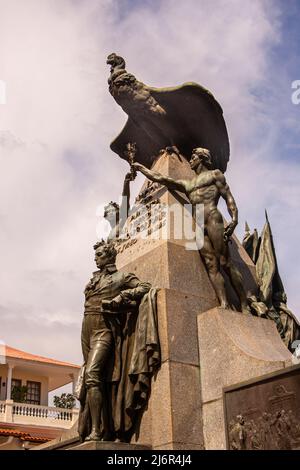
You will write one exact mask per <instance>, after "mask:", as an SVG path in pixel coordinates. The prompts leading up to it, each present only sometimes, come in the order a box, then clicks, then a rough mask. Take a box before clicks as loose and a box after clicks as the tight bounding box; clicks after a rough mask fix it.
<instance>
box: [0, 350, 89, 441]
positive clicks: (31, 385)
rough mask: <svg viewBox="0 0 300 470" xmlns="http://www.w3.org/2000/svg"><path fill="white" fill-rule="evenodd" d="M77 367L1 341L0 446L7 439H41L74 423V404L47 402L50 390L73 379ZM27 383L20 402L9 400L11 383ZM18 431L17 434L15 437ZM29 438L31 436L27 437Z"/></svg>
mask: <svg viewBox="0 0 300 470" xmlns="http://www.w3.org/2000/svg"><path fill="white" fill-rule="evenodd" d="M79 369H80V367H79V366H77V365H74V364H69V363H67V362H61V361H57V360H54V359H49V358H46V357H42V356H35V355H33V354H30V353H27V352H24V351H20V350H18V349H14V348H11V347H10V346H6V345H2V346H1V347H0V450H1V447H3V448H5V447H6V444H7V443H8V439H10V441H12V440H14V442H15V445H18V443H16V440H18V439H19V440H23V441H28V442H32V443H41V442H42V441H44V442H45V441H47V440H50V439H53V438H55V437H57V436H58V435H59V434H60V433H61V432H62V430H64V429H69V428H71V427H72V426H73V424H74V423H75V421H76V420H77V418H78V412H79V410H78V409H77V408H73V409H65V408H56V407H50V406H48V405H49V404H48V394H49V392H51V391H53V390H55V389H57V388H59V387H62V386H64V385H67V384H69V383H72V384H73V391H74V385H75V383H76V380H77V377H78V373H79ZM20 386H26V388H27V392H26V399H25V401H24V402H22V403H18V402H15V401H13V400H12V391H13V388H14V387H20ZM18 434H19V437H18ZM30 438H32V439H30Z"/></svg>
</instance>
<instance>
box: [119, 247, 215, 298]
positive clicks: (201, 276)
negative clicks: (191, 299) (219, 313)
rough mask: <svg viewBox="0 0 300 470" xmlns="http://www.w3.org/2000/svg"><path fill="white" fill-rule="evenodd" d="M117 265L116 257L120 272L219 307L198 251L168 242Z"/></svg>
mask: <svg viewBox="0 0 300 470" xmlns="http://www.w3.org/2000/svg"><path fill="white" fill-rule="evenodd" d="M145 242H146V241H145ZM134 246H136V245H134ZM118 263H119V258H117V267H118V269H120V270H121V271H124V272H133V273H135V274H136V275H137V276H138V277H139V279H142V280H143V281H148V282H150V283H151V284H152V285H153V286H155V287H159V288H164V289H174V290H179V291H181V292H186V293H188V294H193V295H196V296H199V297H203V298H206V299H214V305H217V304H218V302H217V298H216V294H215V291H214V289H213V287H212V285H211V283H210V280H209V278H208V275H207V272H206V270H205V267H204V265H203V262H202V260H201V257H200V255H199V253H198V252H197V251H192V250H191V251H186V250H185V247H184V246H180V245H178V244H175V243H171V242H167V241H166V242H164V243H162V244H160V245H159V246H158V247H156V248H154V249H153V250H151V251H150V252H148V253H146V254H143V255H141V256H137V257H136V258H135V259H134V260H133V259H132V257H129V258H128V262H127V263H126V264H124V265H119V264H118Z"/></svg>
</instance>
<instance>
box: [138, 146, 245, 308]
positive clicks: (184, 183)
mask: <svg viewBox="0 0 300 470" xmlns="http://www.w3.org/2000/svg"><path fill="white" fill-rule="evenodd" d="M190 166H191V169H192V170H194V172H195V173H196V174H195V176H194V178H191V179H190V180H179V179H178V180H175V179H173V178H170V177H168V176H163V175H161V174H160V173H157V172H155V171H151V170H149V169H148V168H146V167H145V166H143V165H141V164H140V163H134V164H133V167H134V168H135V169H136V170H139V171H141V172H142V173H143V174H144V175H145V176H147V178H149V179H150V180H151V181H155V182H157V183H160V184H162V185H164V186H166V187H167V188H168V189H170V190H177V191H180V192H182V193H184V194H186V195H187V197H188V199H189V201H190V202H191V204H192V205H193V206H195V205H197V204H203V205H204V244H203V247H202V248H201V249H200V253H201V256H202V258H203V260H204V263H205V266H206V269H207V271H208V275H209V278H210V280H211V282H212V284H213V286H214V288H215V291H216V294H217V296H218V298H219V301H220V304H221V306H222V307H223V308H228V307H229V304H228V300H227V295H226V291H225V283H224V278H223V276H222V274H221V271H220V267H222V268H223V269H224V271H225V272H226V273H227V274H228V276H229V279H230V281H231V284H232V286H233V288H234V290H235V291H236V293H237V295H238V297H239V300H240V304H241V309H242V311H245V312H249V307H248V302H247V296H246V293H245V291H244V288H243V283H242V276H241V274H240V272H239V271H238V269H237V268H236V266H235V265H234V264H233V262H232V260H231V258H230V255H229V249H228V241H229V239H230V237H231V235H232V234H233V232H234V229H235V227H236V226H237V223H238V209H237V206H236V203H235V201H234V198H233V196H232V194H231V191H230V189H229V186H228V184H227V183H226V179H225V176H224V174H223V173H222V172H221V171H220V170H213V169H211V168H212V160H211V155H210V151H209V150H207V149H204V148H200V147H198V148H195V149H194V150H193V153H192V157H191V160H190ZM220 197H222V198H223V199H224V200H225V201H226V204H227V209H228V212H229V214H230V216H231V218H232V220H231V222H230V223H229V225H227V227H226V228H224V223H223V218H222V215H221V213H220V212H219V210H218V208H217V205H218V202H219V199H220Z"/></svg>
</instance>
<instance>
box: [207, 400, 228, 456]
mask: <svg viewBox="0 0 300 470" xmlns="http://www.w3.org/2000/svg"><path fill="white" fill-rule="evenodd" d="M202 416H203V434H204V442H205V449H206V450H214V449H217V450H225V449H226V436H225V426H224V410H223V400H215V401H213V402H208V403H203V405H202Z"/></svg>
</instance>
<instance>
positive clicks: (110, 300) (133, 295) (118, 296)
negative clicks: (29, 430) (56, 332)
mask: <svg viewBox="0 0 300 470" xmlns="http://www.w3.org/2000/svg"><path fill="white" fill-rule="evenodd" d="M94 248H95V262H96V265H97V268H98V270H97V271H95V272H94V273H93V277H92V279H91V280H90V282H89V283H88V285H87V287H86V289H85V310H84V319H83V324H82V336H81V341H82V352H83V357H84V366H83V383H82V387H81V392H80V394H79V399H80V403H81V411H80V416H79V434H80V436H81V439H82V440H92V441H99V440H108V441H115V440H119V441H124V442H127V441H129V440H130V438H131V435H132V433H133V432H134V430H135V425H136V422H137V420H138V418H139V414H140V413H141V411H142V410H143V407H144V406H145V404H146V403H147V398H148V394H149V390H150V381H151V376H152V375H153V373H154V372H155V371H156V370H157V368H158V367H159V365H160V349H159V340H158V333H157V320H156V291H155V289H151V286H150V285H149V284H148V283H145V282H141V281H139V280H138V279H137V277H136V276H135V275H134V274H125V273H121V272H119V271H118V270H117V268H116V266H115V260H116V250H115V248H114V245H113V244H112V243H109V242H104V241H102V242H99V243H97V244H96V245H95V247H94Z"/></svg>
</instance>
